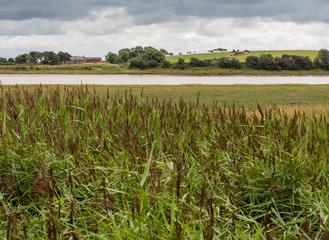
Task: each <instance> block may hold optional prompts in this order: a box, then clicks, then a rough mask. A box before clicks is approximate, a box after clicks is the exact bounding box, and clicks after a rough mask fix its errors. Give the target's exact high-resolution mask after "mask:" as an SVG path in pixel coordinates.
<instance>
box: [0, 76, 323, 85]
mask: <svg viewBox="0 0 329 240" xmlns="http://www.w3.org/2000/svg"><path fill="white" fill-rule="evenodd" d="M0 81H1V83H2V84H3V85H16V84H18V85H21V84H54V85H58V84H70V85H71V84H72V85H74V84H91V85H182V84H210V85H228V84H329V76H306V77H304V76H303V77H299V76H293V77H290V76H289V77H281V76H271V77H268V76H170V75H55V74H54V75H52V74H40V75H39V74H38V75H33V74H26V75H25V74H24V75H20V74H0Z"/></svg>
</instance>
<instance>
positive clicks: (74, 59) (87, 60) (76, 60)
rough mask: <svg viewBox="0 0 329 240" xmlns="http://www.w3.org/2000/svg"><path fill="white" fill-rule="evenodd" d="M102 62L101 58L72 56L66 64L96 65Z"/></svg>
mask: <svg viewBox="0 0 329 240" xmlns="http://www.w3.org/2000/svg"><path fill="white" fill-rule="evenodd" d="M101 61H102V58H101V57H85V56H82V57H80V56H72V57H71V58H70V60H69V61H67V62H66V64H81V63H95V62H101Z"/></svg>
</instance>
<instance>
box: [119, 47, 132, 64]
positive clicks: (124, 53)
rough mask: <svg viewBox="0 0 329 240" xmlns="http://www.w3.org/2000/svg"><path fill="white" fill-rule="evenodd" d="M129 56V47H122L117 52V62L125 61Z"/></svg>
mask: <svg viewBox="0 0 329 240" xmlns="http://www.w3.org/2000/svg"><path fill="white" fill-rule="evenodd" d="M129 58H131V53H130V49H129V48H123V49H121V50H120V51H119V52H118V60H119V62H127V61H128V60H129Z"/></svg>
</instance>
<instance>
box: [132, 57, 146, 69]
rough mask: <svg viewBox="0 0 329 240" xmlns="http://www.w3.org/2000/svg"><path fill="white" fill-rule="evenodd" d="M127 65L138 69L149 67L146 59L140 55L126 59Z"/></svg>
mask: <svg viewBox="0 0 329 240" xmlns="http://www.w3.org/2000/svg"><path fill="white" fill-rule="evenodd" d="M128 67H129V68H139V69H145V68H148V67H149V64H148V62H147V61H145V60H144V59H142V58H140V57H135V58H131V59H129V60H128Z"/></svg>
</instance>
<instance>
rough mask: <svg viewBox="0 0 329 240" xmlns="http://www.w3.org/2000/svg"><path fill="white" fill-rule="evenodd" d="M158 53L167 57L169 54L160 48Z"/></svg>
mask: <svg viewBox="0 0 329 240" xmlns="http://www.w3.org/2000/svg"><path fill="white" fill-rule="evenodd" d="M160 52H161V53H162V54H163V55H165V56H167V55H169V52H168V51H167V50H166V49H163V48H160Z"/></svg>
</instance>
